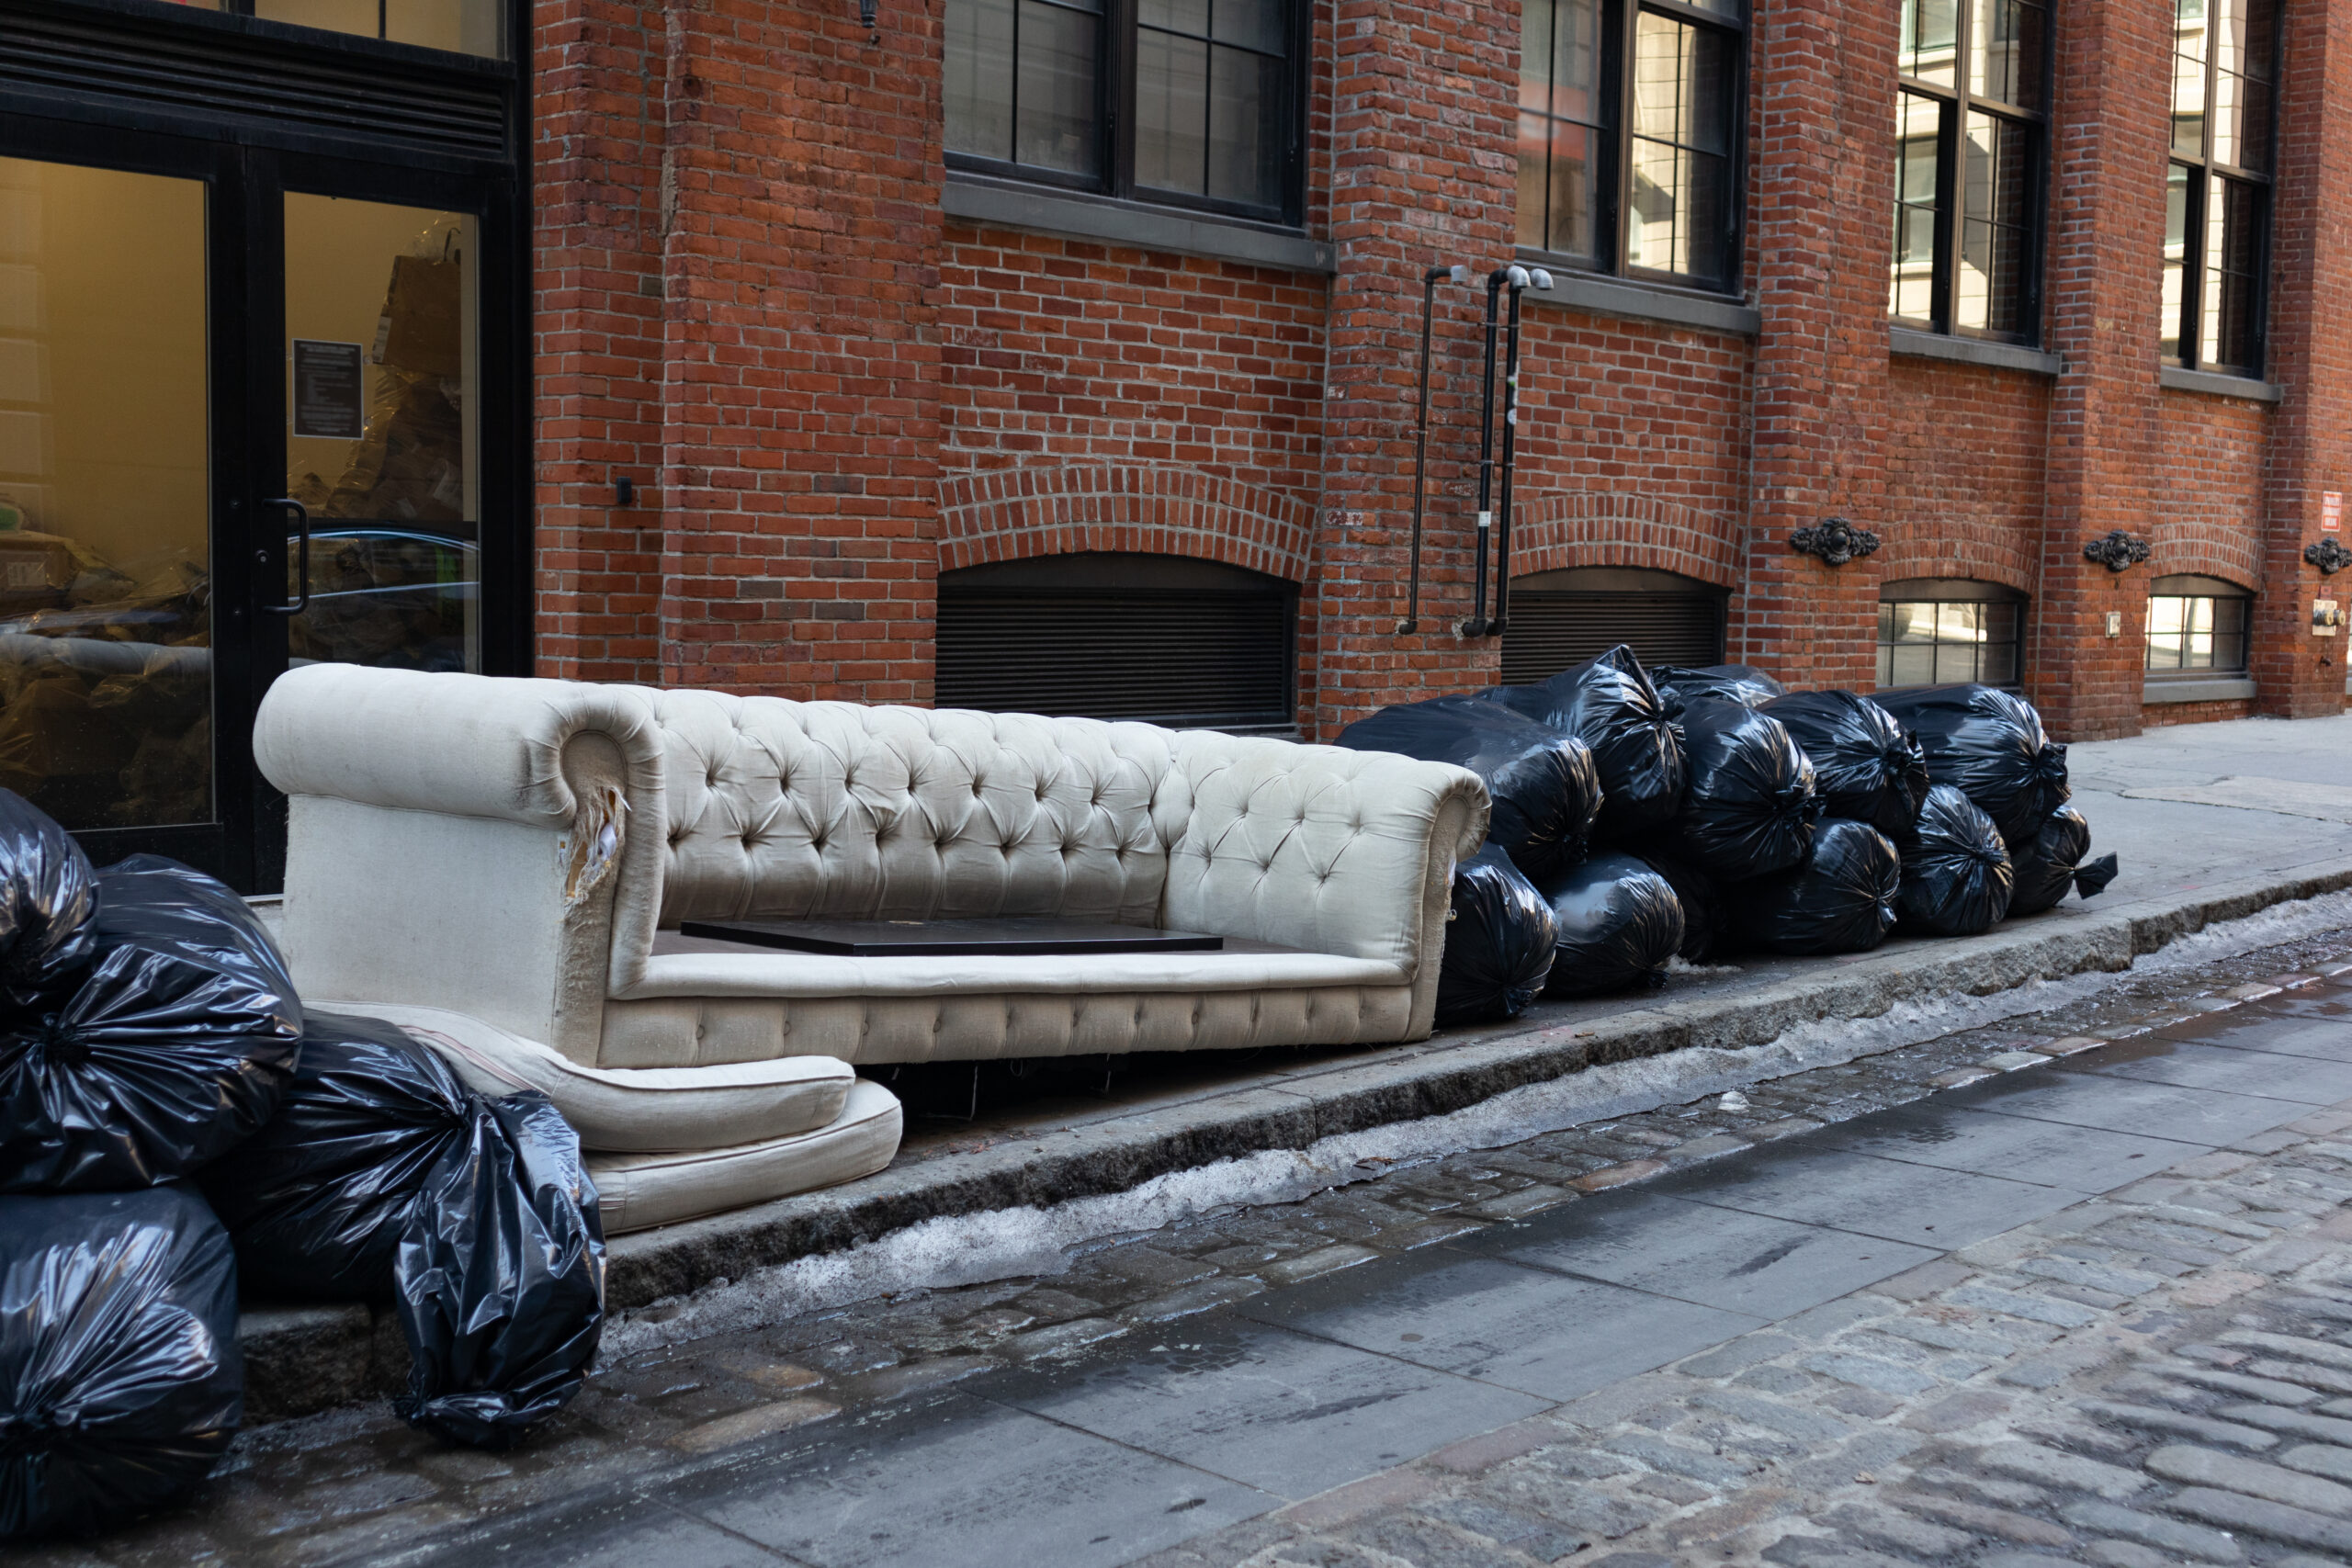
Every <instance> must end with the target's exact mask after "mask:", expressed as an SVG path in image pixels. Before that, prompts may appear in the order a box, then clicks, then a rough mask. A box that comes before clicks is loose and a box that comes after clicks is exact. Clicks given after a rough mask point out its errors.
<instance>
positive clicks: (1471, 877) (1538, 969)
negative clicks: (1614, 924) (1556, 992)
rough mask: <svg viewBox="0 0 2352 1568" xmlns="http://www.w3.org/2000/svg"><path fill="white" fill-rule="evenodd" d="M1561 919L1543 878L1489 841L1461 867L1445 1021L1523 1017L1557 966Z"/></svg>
mask: <svg viewBox="0 0 2352 1568" xmlns="http://www.w3.org/2000/svg"><path fill="white" fill-rule="evenodd" d="M1559 931H1560V928H1559V922H1558V921H1557V920H1556V919H1554V918H1553V914H1552V906H1551V905H1550V903H1548V902H1547V901H1546V900H1545V899H1544V895H1542V894H1541V893H1538V892H1537V891H1536V890H1535V884H1533V883H1532V882H1530V881H1528V880H1527V878H1526V877H1525V876H1524V875H1522V874H1521V873H1520V869H1519V867H1517V866H1515V865H1513V864H1511V863H1510V856H1509V855H1507V854H1505V853H1504V852H1502V850H1501V849H1500V848H1499V847H1498V846H1496V845H1494V844H1488V845H1487V846H1486V847H1485V848H1484V849H1482V850H1480V851H1479V852H1477V853H1476V854H1475V855H1473V856H1471V857H1470V858H1469V859H1468V860H1466V861H1464V862H1462V863H1460V864H1459V865H1457V866H1455V867H1454V868H1453V907H1452V908H1451V910H1450V911H1449V912H1448V914H1447V915H1446V918H1445V959H1444V962H1443V963H1442V964H1441V965H1440V966H1439V969H1438V978H1437V1021H1438V1022H1439V1024H1440V1025H1442V1026H1445V1027H1452V1026H1453V1025H1455V1024H1463V1023H1482V1022H1486V1021H1489V1020H1493V1019H1504V1018H1517V1017H1518V1016H1519V1015H1520V1014H1521V1013H1522V1012H1524V1011H1526V1010H1527V1004H1528V1003H1530V1002H1532V1001H1533V1000H1534V999H1535V998H1536V997H1537V996H1539V995H1541V994H1542V992H1543V989H1544V976H1547V975H1549V974H1550V973H1551V972H1552V949H1553V947H1554V945H1555V943H1556V942H1558V940H1559Z"/></svg>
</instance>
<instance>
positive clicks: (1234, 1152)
mask: <svg viewBox="0 0 2352 1568" xmlns="http://www.w3.org/2000/svg"><path fill="white" fill-rule="evenodd" d="M2347 887H2352V864H2342V863H2337V864H2330V865H2325V866H2319V867H2313V868H2312V869H2310V870H2308V871H2300V870H2299V871H2294V872H2289V873H2284V874H2280V873H2269V874H2263V875H2259V876H2254V877H2247V878H2244V879H2241V880H2236V881H2232V882H2226V883H2219V884H2214V885H2211V886H2202V887H2195V888H2190V889H2187V890H2183V891H2180V892H2176V893H2173V894H2169V895H2159V896H2156V897H2149V898H2144V899H2141V900H2137V901H2135V902H2132V903H2129V904H2123V905H2120V906H2116V907H2114V908H2104V909H2100V910H2099V911H2098V913H2097V914H2092V913H2090V912H2089V910H2088V908H2086V907H2083V906H2067V907H2066V908H2067V910H2068V912H2069V915H2070V916H2071V918H2064V919H2053V918H2052V917H2051V916H2038V917H2034V918H2032V919H2027V920H2023V921H2020V922H2018V924H2017V925H2015V926H2013V927H2012V926H2004V927H2001V928H1999V929H1996V931H1991V932H1988V933H1987V934H1985V936H1981V937H1974V938H1968V939H1964V940H1953V941H1943V942H1915V943H1903V944H1898V945H1897V946H1896V947H1894V949H1892V950H1882V951H1881V952H1878V953H1870V954H1865V955H1861V956H1858V957H1854V958H1849V959H1838V960H1821V961H1815V962H1813V963H1811V964H1807V965H1805V966H1804V968H1803V969H1802V970H1801V972H1800V973H1798V974H1796V975H1792V976H1786V977H1783V978H1781V979H1777V980H1772V981H1770V982H1767V983H1765V984H1763V985H1761V986H1759V987H1753V988H1747V989H1742V990H1740V991H1738V992H1736V993H1734V994H1731V995H1724V996H1718V997H1712V998H1706V997H1702V998H1691V999H1689V1000H1686V1001H1679V1002H1668V1003H1664V1004H1661V1005H1657V1006H1652V1007H1643V1008H1633V1009H1628V1010H1622V1011H1616V1012H1608V1013H1602V1014H1600V1015H1598V1016H1589V1017H1579V1018H1576V1019H1572V1020H1571V1021H1566V1022H1559V1023H1548V1024H1540V1025H1537V1026H1535V1027H1532V1028H1527V1029H1523V1030H1507V1031H1505V1032H1490V1033H1488V1034H1486V1035H1484V1036H1481V1037H1474V1038H1470V1039H1460V1040H1453V1041H1447V1040H1438V1041H1433V1042H1430V1043H1427V1044H1425V1045H1422V1046H1418V1047H1407V1048H1402V1049H1399V1050H1395V1051H1388V1052H1384V1053H1382V1055H1381V1059H1379V1060H1377V1061H1374V1062H1367V1063H1363V1064H1360V1065H1355V1066H1348V1065H1345V1064H1342V1065H1339V1066H1334V1067H1331V1068H1329V1069H1328V1070H1324V1071H1321V1072H1317V1073H1315V1074H1313V1075H1312V1076H1309V1077H1286V1078H1284V1079H1283V1080H1282V1081H1281V1082H1280V1083H1278V1084H1260V1085H1254V1086H1244V1087H1239V1088H1237V1089H1233V1090H1230V1091H1227V1092H1223V1093H1216V1094H1211V1095H1208V1096H1206V1097H1204V1098H1203V1099H1199V1100H1192V1101H1188V1102H1186V1103H1184V1104H1182V1105H1180V1106H1175V1107H1171V1108H1168V1109H1165V1110H1161V1111H1150V1112H1146V1113H1142V1114H1139V1115H1136V1116H1130V1117H1124V1118H1120V1119H1118V1120H1115V1121H1111V1122H1100V1123H1095V1124H1091V1125H1084V1126H1079V1127H1072V1128H1066V1129H1058V1130H1054V1131H1050V1132H1046V1133H1042V1134H1036V1135H1035V1136H1024V1137H1023V1138H1021V1139H1019V1140H1018V1141H1017V1142H1006V1143H1000V1144H997V1145H991V1146H988V1147H984V1148H980V1149H977V1150H973V1151H969V1152H965V1153H955V1154H947V1155H942V1156H937V1157H934V1158H932V1159H927V1160H922V1161H920V1162H917V1163H913V1164H909V1165H904V1166H900V1167H899V1168H894V1169H891V1170H888V1171H884V1172H882V1173H881V1174H879V1175H877V1176H874V1177H869V1178H867V1179H865V1180H862V1181H858V1182H855V1183H853V1184H851V1185H849V1186H846V1187H841V1188H835V1189H831V1190H826V1191H821V1192H811V1193H807V1194H803V1195H801V1196H799V1197H796V1198H787V1199H783V1200H780V1201H776V1202H773V1203H766V1204H763V1205H760V1206H759V1207H757V1208H752V1209H745V1210H741V1211H739V1212H736V1213H729V1214H723V1215H718V1216H715V1217H713V1218H710V1219H707V1220H698V1221H694V1222H691V1223H688V1224H680V1225H671V1226H666V1227H664V1228H662V1229H660V1230H653V1231H645V1232H640V1233H639V1234H637V1235H627V1236H621V1237H618V1238H616V1240H615V1241H614V1242H613V1244H612V1247H611V1255H610V1256H611V1269H610V1274H609V1276H608V1280H607V1299H608V1301H609V1302H610V1303H611V1306H612V1308H613V1309H614V1310H615V1311H616V1312H618V1311H630V1310H633V1309H642V1308H645V1307H648V1306H651V1305H652V1304H653V1303H657V1302H662V1301H664V1300H665V1299H668V1298H673V1297H678V1296H683V1295H685V1294H687V1293H688V1292H694V1291H696V1290H700V1289H702V1288H704V1287H706V1286H708V1285H711V1284H714V1283H718V1282H719V1281H722V1280H741V1279H743V1278H744V1277H745V1276H746V1275H748V1274H750V1273H752V1272H753V1271H755V1270H757V1269H763V1268H765V1267H768V1266H771V1265H775V1264H780V1263H786V1262H789V1261H791V1260H793V1259H795V1258H805V1257H809V1256H813V1255H818V1254H824V1253H833V1252H841V1251H845V1250H847V1249H848V1248H850V1247H856V1246H859V1245H861V1244H863V1243H867V1242H872V1241H874V1240H876V1239H877V1238H879V1237H881V1236H884V1235H889V1234H890V1233H892V1232H894V1231H899V1230H902V1229H905V1228H906V1227H909V1226H911V1225H915V1224H921V1223H922V1222H923V1221H926V1220H931V1219H935V1218H941V1217H944V1216H951V1215H962V1214H972V1213H984V1212H987V1211H990V1210H999V1209H1009V1208H1017V1207H1021V1206H1024V1205H1035V1206H1045V1205H1047V1204H1052V1203H1057V1202H1061V1201H1067V1200H1069V1199H1073V1198H1081V1197H1089V1196H1094V1195H1099V1194H1106V1193H1114V1192H1121V1191H1125V1190H1128V1189H1130V1188H1133V1187H1135V1186H1136V1185H1138V1184H1140V1183H1142V1182H1145V1181H1148V1180H1150V1179H1152V1178H1154V1177H1157V1176H1160V1175H1164V1174H1167V1173H1169V1172H1171V1171H1178V1170H1185V1169H1191V1168H1196V1167H1200V1166H1204V1165H1208V1164H1211V1163H1213V1162H1216V1161H1218V1160H1226V1159H1233V1158H1238V1157H1241V1156H1249V1155H1253V1154H1258V1153H1261V1152H1263V1151H1267V1150H1302V1149H1306V1148H1307V1147H1308V1146H1309V1145H1313V1144H1314V1143H1316V1142H1317V1140H1319V1139H1322V1138H1327V1137H1331V1136H1334V1135H1336V1134H1347V1133H1355V1132H1362V1131H1364V1130H1366V1129H1369V1128H1373V1127H1377V1126H1381V1125H1385V1124H1387V1123H1392V1122H1408V1121H1415V1120H1419V1119H1420V1118H1423V1117H1430V1116H1439V1115H1444V1114H1446V1113H1448V1112H1451V1111H1460V1110H1463V1109H1464V1108H1465V1107H1468V1106H1471V1105H1475V1104H1477V1103H1478V1102H1480V1101H1482V1100H1488V1099H1491V1098H1492V1097H1494V1096H1496V1095H1498V1094H1503V1093H1506V1092H1508V1091H1510V1090H1511V1089H1520V1088H1522V1087H1525V1086H1527V1085H1531V1084H1537V1083H1544V1082H1548V1081H1551V1080H1553V1079H1556V1078H1559V1077H1565V1076H1566V1075H1568V1074H1571V1073H1575V1072H1577V1071H1578V1070H1580V1069H1582V1068H1585V1067H1588V1066H1597V1065H1600V1064H1603V1063H1609V1062H1621V1061H1628V1060H1632V1059H1634V1058H1637V1057H1645V1056H1657V1055H1665V1054H1667V1053H1669V1052H1673V1051H1677V1050H1680V1049H1683V1048H1685V1047H1689V1046H1713V1047H1719V1048H1728V1049H1737V1048H1740V1047H1745V1046H1753V1045H1760V1044H1763V1043H1767V1042H1770V1041H1771V1040H1773V1039H1775V1038H1777V1037H1779V1036H1780V1035H1781V1034H1782V1033H1784V1032H1787V1031H1788V1030H1790V1029H1792V1028H1797V1027H1801V1026H1803V1025H1805V1024H1810V1023H1815V1022H1818V1021H1823V1020H1826V1019H1866V1018H1873V1017H1877V1016H1878V1015H1880V1014H1882V1013H1884V1012H1885V1011H1886V1010H1888V1009H1890V1008H1892V1007H1894V1006H1895V1005H1897V1004H1898V1003H1901V1002H1904V1001H1906V1000H1917V999H1921V998H1933V997H1939V996H1951V995H1954V994H1964V995H1969V996H1989V995H1993V994H1996V993H1998V992H2001V991H2006V990H2008V989H2011V988H2013V987H2018V986H2022V985H2027V984H2030V983H2031V982H2033V981H2036V980H2056V979H2062V978H2064V977H2065V976H2072V975H2079V974H2084V973H2086V972H2090V971H2102V972H2109V973H2113V972H2116V971H2120V970H2124V969H2128V968H2130V967H2131V963H2132V961H2133V959H2135V958H2137V957H2140V956H2142V955H2144V954H2147V953H2154V952H2156V951H2158V950H2159V949H2161V948H2163V947H2164V946H2165V945H2166V944H2167V943H2169V942H2175V941H2177V940H2178V939H2180V938H2182V937H2185V936H2189V935H2192V934H2194V933H2195V932H2197V931H2201V930H2203V929H2204V928H2205V927H2206V926H2208V925H2211V924H2214V923H2217V922H2220V921H2224V920H2232V919H2241V918H2243V917H2245V916H2247V915H2251V914H2255V913H2257V912H2259V911H2260V910H2263V909H2265V908H2271V907H2272V906H2275V905H2279V904H2285V903H2291V902H2294V901H2297V900H2300V899H2305V898H2312V897H2319V896H2321V895H2324V894H2328V893H2335V892H2340V891H2343V890H2345V889H2346V888H2347ZM640 1315H642V1314H640ZM239 1338H240V1340H241V1342H242V1343H243V1347H244V1350H245V1355H246V1360H247V1375H248V1388H249V1393H248V1405H249V1410H250V1417H251V1418H258V1419H270V1418H277V1417H281V1416H292V1415H299V1414H303V1413H306V1412H309V1411H313V1410H320V1409H324V1408H327V1407H330V1406H332V1405H334V1404H340V1403H345V1402H347V1401H349V1400H352V1399H356V1398H360V1397H364V1396H365V1395H367V1394H368V1393H385V1392H391V1391H392V1390H395V1389H397V1388H399V1387H401V1386H402V1385H403V1384H404V1382H405V1379H406V1363H407V1357H406V1353H405V1348H404V1347H402V1346H401V1344H400V1337H399V1332H398V1329H397V1326H396V1325H394V1324H393V1323H392V1321H391V1314H390V1311H389V1309H376V1310H372V1311H371V1309H369V1308H368V1307H365V1306H334V1307H319V1308H307V1309H296V1310H284V1311H280V1310H261V1311H254V1312H248V1313H247V1314H244V1318H243V1321H242V1322H241V1324H240V1328H239Z"/></svg>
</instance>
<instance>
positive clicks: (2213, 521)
mask: <svg viewBox="0 0 2352 1568" xmlns="http://www.w3.org/2000/svg"><path fill="white" fill-rule="evenodd" d="M2148 545H2149V551H2148V568H2147V570H2148V572H2149V574H2150V575H2151V576H2154V577H2170V576H2172V575H2173V574H2174V573H2176V572H2180V573H2188V572H2194V573H2195V574H2197V575H2198V576H2199V577H2218V578H2221V579H2222V580H2223V581H2229V582H2234V583H2236V584H2237V585H2238V586H2239V587H2241V588H2244V589H2245V590H2246V591H2247V592H2253V591H2255V590H2256V589H2258V588H2260V587H2261V586H2262V542H2261V541H2260V540H2259V539H2258V538H2256V536H2254V535H2253V534H2252V533H2251V532H2250V531H2249V530H2248V529H2247V527H2246V525H2245V520H2244V519H2243V518H2241V517H2239V516H2238V515H2237V514H2236V513H2220V512H2216V513H2213V514H2211V515H2209V516H2199V515H2197V514H2195V513H2191V514H2189V515H2188V516H2185V517H2184V516H2180V515H2177V514H2176V515H2173V516H2170V517H2166V518H2165V519H2164V520H2163V521H2162V522H2160V523H2158V524H2156V525H2155V526H2154V527H2153V528H2151V529H2149V530H2148Z"/></svg>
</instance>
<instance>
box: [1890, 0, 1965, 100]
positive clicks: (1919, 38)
mask: <svg viewBox="0 0 2352 1568" xmlns="http://www.w3.org/2000/svg"><path fill="white" fill-rule="evenodd" d="M1959 40H1960V5H1959V0H1903V39H1902V43H1901V46H1900V48H1901V52H1900V54H1898V55H1897V57H1896V64H1895V68H1896V69H1897V70H1898V71H1900V72H1902V73H1903V74H1904V75H1905V76H1917V78H1918V79H1919V80H1920V81H1922V82H1928V83H1931V84H1933V85H1937V86H1939V87H1949V86H1951V85H1954V81H1955V77H1956V73H1954V71H1953V70H1952V65H1953V62H1954V60H1955V58H1956V57H1957V54H1958V50H1959Z"/></svg>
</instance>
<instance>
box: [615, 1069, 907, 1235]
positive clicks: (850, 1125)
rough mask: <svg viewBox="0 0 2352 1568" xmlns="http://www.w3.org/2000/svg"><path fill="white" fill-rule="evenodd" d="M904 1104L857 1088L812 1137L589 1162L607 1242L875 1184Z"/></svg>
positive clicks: (894, 1149)
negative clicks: (857, 1183) (846, 1185)
mask: <svg viewBox="0 0 2352 1568" xmlns="http://www.w3.org/2000/svg"><path fill="white" fill-rule="evenodd" d="M901 1126H902V1122H901V1118H900V1113H899V1099H898V1096H896V1095H894V1094H892V1093H891V1092H890V1091H889V1090H888V1089H884V1088H883V1087H882V1086H881V1085H880V1084H878V1083H872V1082H868V1081H865V1080H864V1079H860V1080H859V1081H858V1082H856V1083H855V1084H854V1085H852V1086H851V1088H850V1090H849V1093H848V1096H847V1097H846V1099H845V1100H844V1102H843V1104H842V1110H841V1113H840V1114H839V1115H837V1116H835V1117H834V1118H833V1120H832V1121H831V1122H830V1123H828V1124H827V1125H825V1126H823V1127H820V1128H818V1129H817V1130H816V1131H814V1132H809V1133H800V1134H795V1135H793V1136H791V1137H788V1138H770V1139H767V1140H765V1141H764V1142H761V1143H753V1144H744V1145H738V1146H736V1147H733V1148H718V1149H705V1150H702V1151H700V1152H698V1153H691V1154H598V1155H591V1156H588V1159H587V1166H588V1175H589V1179H591V1180H593V1181H594V1182H595V1184H596V1197H597V1200H598V1202H599V1205H600V1207H601V1209H602V1212H603V1218H604V1222H605V1235H619V1234H621V1233H622V1232H624V1231H639V1230H645V1229H647V1228H648V1227H650V1226H653V1225H668V1224H677V1223H678V1222H679V1221H681V1220H692V1219H699V1218H700V1217H702V1216H703V1215H705V1214H717V1213H724V1212H726V1211H727V1210H729V1209H741V1208H745V1207H747V1206H749V1205H751V1204H753V1203H764V1202H767V1201H770V1200H772V1199H776V1198H786V1197H789V1196H791V1195H792V1194H793V1193H795V1192H808V1191H811V1190H815V1189H817V1188H820V1187H832V1186H837V1185H838V1184H840V1183H842V1182H844V1181H854V1180H856V1179H858V1178H859V1177H861V1176H871V1175H873V1174H874V1173H875V1172H876V1171H877V1170H880V1169H882V1168H884V1167H885V1166H887V1165H888V1164H889V1163H890V1161H891V1158H892V1157H893V1156H896V1155H897V1154H898V1152H899V1132H900V1129H901Z"/></svg>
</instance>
